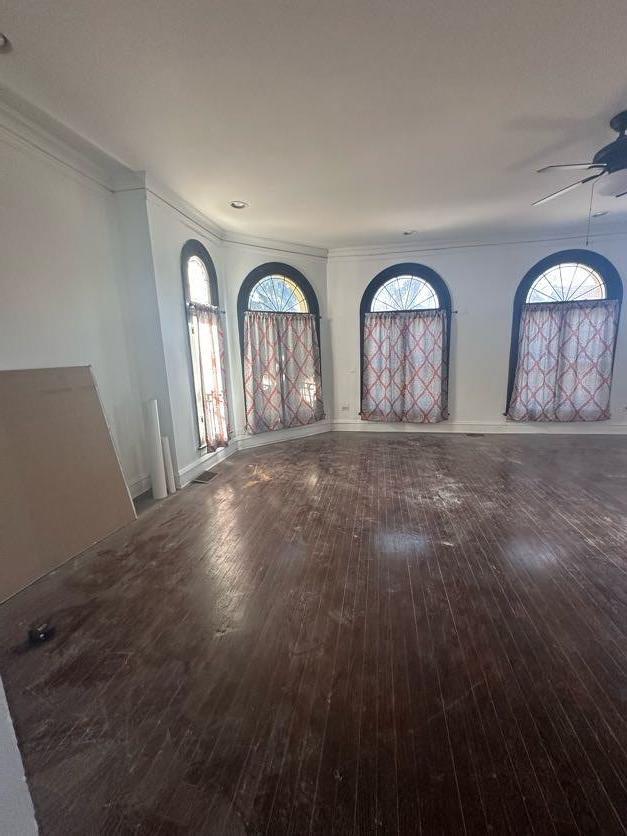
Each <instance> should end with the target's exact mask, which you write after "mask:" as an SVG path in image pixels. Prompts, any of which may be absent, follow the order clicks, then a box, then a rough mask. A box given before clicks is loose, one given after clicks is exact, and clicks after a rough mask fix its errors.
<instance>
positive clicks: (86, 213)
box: [0, 134, 145, 486]
mask: <svg viewBox="0 0 627 836" xmlns="http://www.w3.org/2000/svg"><path fill="white" fill-rule="evenodd" d="M0 230H1V231H2V232H1V235H2V241H1V243H2V246H1V262H0V264H1V266H0V271H1V285H0V368H3V369H11V368H32V367H39V366H65V365H85V364H90V365H92V366H93V369H94V374H95V377H96V381H97V383H98V388H99V390H100V395H101V398H102V401H103V405H104V410H105V413H106V416H107V420H108V422H109V426H110V428H111V431H112V434H113V438H114V442H115V445H116V448H117V451H118V454H119V456H120V460H121V463H122V468H123V470H124V474H125V476H126V479H127V481H128V482H129V484H130V485H131V486H133V485H134V484H136V483H140V482H141V480H142V478H143V477H144V475H145V467H144V458H143V450H142V427H141V411H140V406H139V401H138V398H137V396H136V379H135V372H134V367H133V363H132V358H131V355H130V353H129V346H128V340H127V332H126V330H125V327H124V308H125V306H126V304H127V302H126V299H125V298H124V293H123V288H122V287H121V286H120V276H121V272H122V271H121V267H120V256H121V248H120V241H119V237H118V223H117V216H116V206H115V201H114V198H113V195H112V193H111V191H109V190H107V189H106V188H103V187H102V186H100V185H98V184H96V183H94V182H93V181H92V180H90V179H88V178H86V177H84V176H82V175H79V174H76V173H74V172H73V171H72V169H70V168H68V167H67V166H64V165H62V164H60V163H56V162H54V161H52V160H51V159H50V158H49V157H47V156H45V155H43V154H41V153H39V152H38V151H36V150H35V149H33V148H32V147H30V146H28V145H26V144H23V143H20V142H18V141H13V140H12V139H11V138H10V137H7V136H6V135H4V134H0Z"/></svg>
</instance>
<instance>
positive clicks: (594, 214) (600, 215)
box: [592, 209, 609, 218]
mask: <svg viewBox="0 0 627 836" xmlns="http://www.w3.org/2000/svg"><path fill="white" fill-rule="evenodd" d="M608 214H609V212H608V211H607V209H605V210H604V211H602V212H593V213H592V217H593V218H602V217H603V215H608Z"/></svg>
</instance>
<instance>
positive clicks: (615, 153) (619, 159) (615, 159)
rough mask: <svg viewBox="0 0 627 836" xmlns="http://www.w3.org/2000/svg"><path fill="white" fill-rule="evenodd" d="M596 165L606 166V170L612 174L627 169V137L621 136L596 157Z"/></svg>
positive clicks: (602, 149)
mask: <svg viewBox="0 0 627 836" xmlns="http://www.w3.org/2000/svg"><path fill="white" fill-rule="evenodd" d="M593 162H595V163H603V164H605V166H606V168H605V170H606V171H607V172H608V173H609V174H611V173H612V172H613V171H621V170H622V169H623V168H627V136H624V135H622V136H619V137H618V139H615V140H614V142H610V144H609V145H606V146H605V147H604V148H601V150H600V151H597V153H596V154H595V155H594V160H593Z"/></svg>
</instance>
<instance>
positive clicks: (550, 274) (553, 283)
mask: <svg viewBox="0 0 627 836" xmlns="http://www.w3.org/2000/svg"><path fill="white" fill-rule="evenodd" d="M606 296H607V292H606V289H605V282H604V281H603V279H602V278H601V276H599V274H598V273H597V272H596V271H595V270H592V268H590V267H587V266H586V265H585V264H556V265H554V266H553V267H549V269H548V270H545V272H544V273H542V274H541V275H540V276H538V278H537V279H536V280H535V282H534V283H533V284H532V285H531V287H530V288H529V293H528V294H527V302H528V303H533V302H536V303H537V302H583V301H584V300H587V299H605V298H606Z"/></svg>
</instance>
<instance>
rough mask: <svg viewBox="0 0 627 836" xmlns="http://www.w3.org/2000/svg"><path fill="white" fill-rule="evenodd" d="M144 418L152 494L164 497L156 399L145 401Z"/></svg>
mask: <svg viewBox="0 0 627 836" xmlns="http://www.w3.org/2000/svg"><path fill="white" fill-rule="evenodd" d="M144 419H145V423H146V447H147V452H148V466H149V470H150V484H151V486H152V495H153V497H154V498H155V499H164V498H165V497H166V496H167V495H168V489H167V486H166V481H165V467H164V464H163V449H162V447H161V432H160V430H159V408H158V406H157V401H156V400H154V399H153V400H151V401H147V402H146V404H145V405H144Z"/></svg>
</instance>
